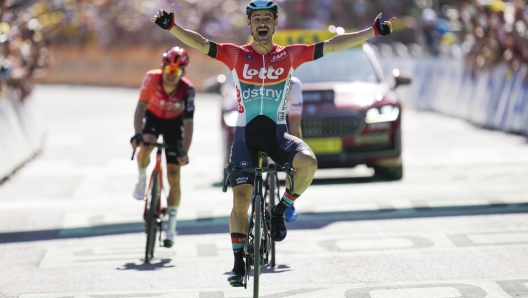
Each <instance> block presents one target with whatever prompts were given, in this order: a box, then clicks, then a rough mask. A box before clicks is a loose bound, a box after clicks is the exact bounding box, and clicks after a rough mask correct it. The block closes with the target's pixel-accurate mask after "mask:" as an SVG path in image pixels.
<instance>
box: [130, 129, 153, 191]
mask: <svg viewBox="0 0 528 298" xmlns="http://www.w3.org/2000/svg"><path fill="white" fill-rule="evenodd" d="M143 140H144V141H145V142H150V143H153V142H155V141H156V136H155V135H153V134H144V135H143ZM152 149H154V147H153V146H145V144H144V143H141V146H140V149H139V153H138V155H137V163H138V172H139V173H138V174H139V177H138V178H139V179H138V182H137V184H136V187H135V189H134V193H133V196H134V198H136V199H137V200H142V199H143V197H144V195H145V188H146V185H147V182H146V181H147V166H148V165H149V163H150V153H151V152H152Z"/></svg>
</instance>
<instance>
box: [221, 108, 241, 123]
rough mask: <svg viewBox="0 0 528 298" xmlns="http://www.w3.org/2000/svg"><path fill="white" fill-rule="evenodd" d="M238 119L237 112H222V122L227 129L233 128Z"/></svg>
mask: <svg viewBox="0 0 528 298" xmlns="http://www.w3.org/2000/svg"><path fill="white" fill-rule="evenodd" d="M237 118H238V111H236V110H235V111H228V112H224V122H225V124H226V125H227V126H229V127H235V125H236V121H237Z"/></svg>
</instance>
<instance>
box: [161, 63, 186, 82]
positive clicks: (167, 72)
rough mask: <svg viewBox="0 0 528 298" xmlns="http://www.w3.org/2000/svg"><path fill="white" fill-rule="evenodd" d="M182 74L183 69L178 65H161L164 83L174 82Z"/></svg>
mask: <svg viewBox="0 0 528 298" xmlns="http://www.w3.org/2000/svg"><path fill="white" fill-rule="evenodd" d="M182 75H183V69H181V68H179V67H170V66H169V65H164V66H163V75H162V79H163V83H165V84H176V83H178V81H179V80H180V77H181V76H182Z"/></svg>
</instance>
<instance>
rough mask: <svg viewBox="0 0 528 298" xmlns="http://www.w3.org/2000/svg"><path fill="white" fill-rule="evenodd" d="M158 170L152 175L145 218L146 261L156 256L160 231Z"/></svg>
mask: <svg viewBox="0 0 528 298" xmlns="http://www.w3.org/2000/svg"><path fill="white" fill-rule="evenodd" d="M158 174H159V173H158V172H155V173H154V174H153V176H152V184H151V185H152V188H151V190H150V202H148V204H147V216H146V218H145V221H146V225H147V246H146V249H145V262H146V263H149V262H150V260H151V259H152V258H153V257H154V247H155V245H154V244H155V243H156V234H157V231H158V222H157V220H158V216H157V215H158V201H159V194H160V185H159V179H160V178H159V177H158Z"/></svg>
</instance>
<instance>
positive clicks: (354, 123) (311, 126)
mask: <svg viewBox="0 0 528 298" xmlns="http://www.w3.org/2000/svg"><path fill="white" fill-rule="evenodd" d="M361 123H362V120H361V119H360V118H359V117H358V116H356V115H346V116H326V117H318V118H303V119H302V120H301V129H302V135H303V138H314V137H335V136H346V135H353V134H356V133H357V132H358V131H359V129H360V128H361Z"/></svg>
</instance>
